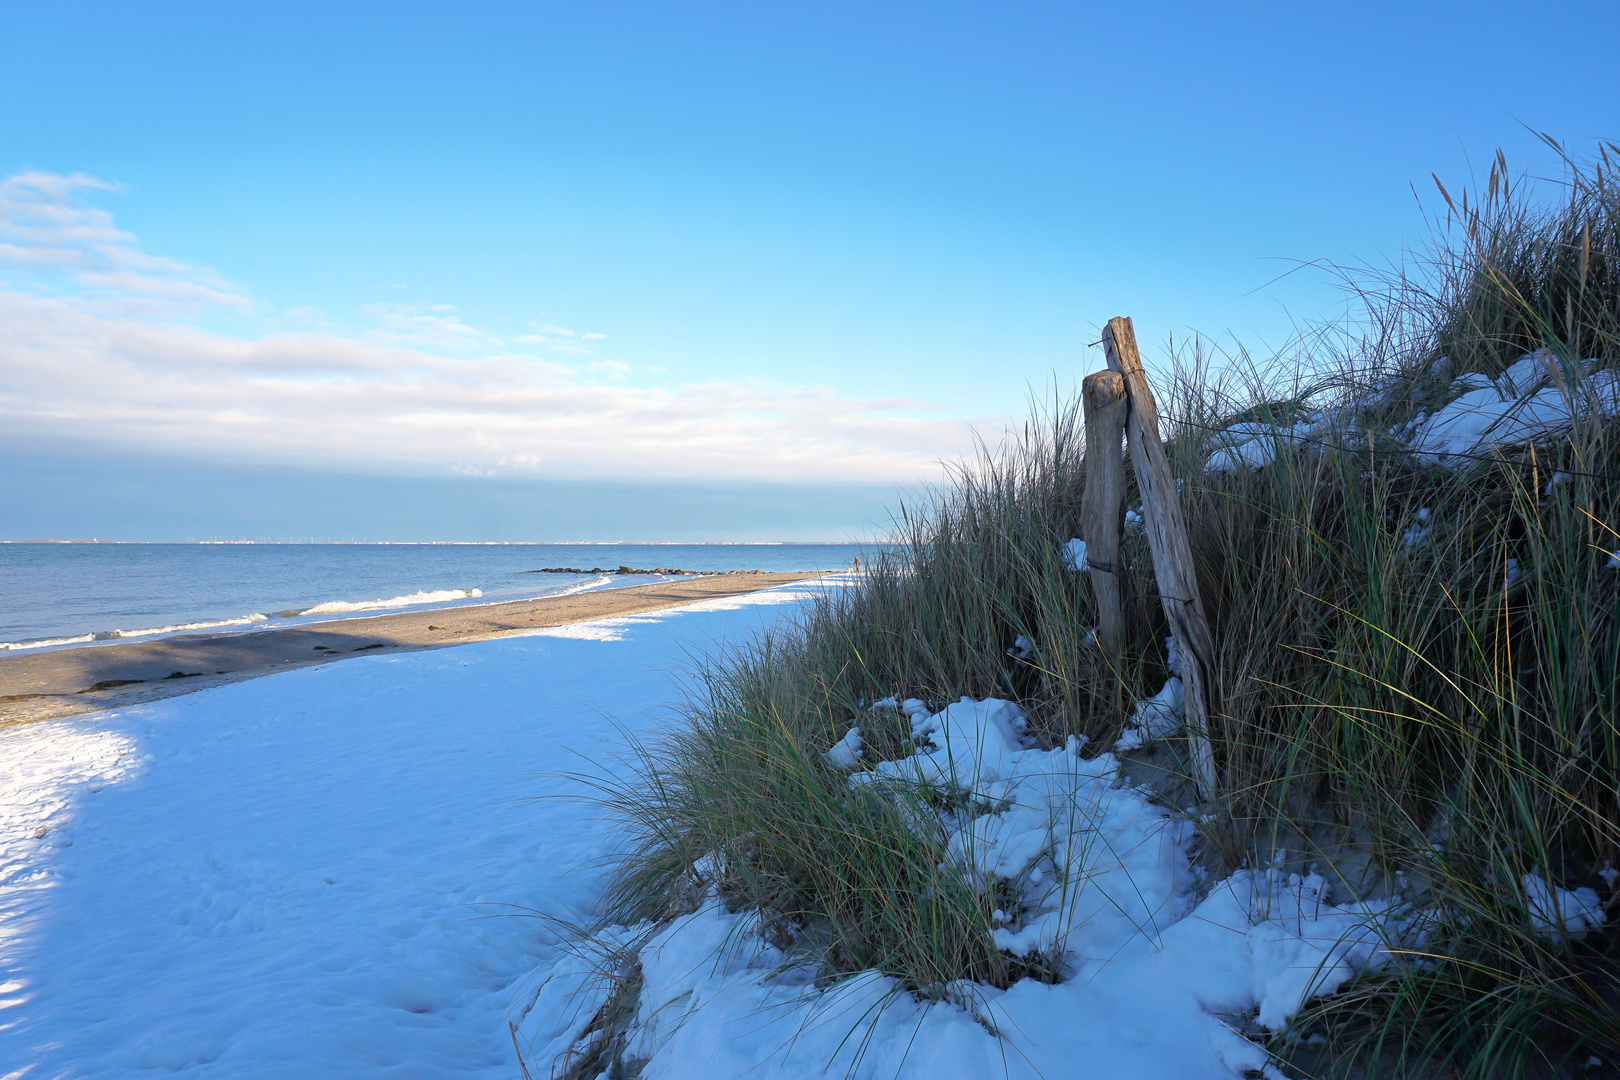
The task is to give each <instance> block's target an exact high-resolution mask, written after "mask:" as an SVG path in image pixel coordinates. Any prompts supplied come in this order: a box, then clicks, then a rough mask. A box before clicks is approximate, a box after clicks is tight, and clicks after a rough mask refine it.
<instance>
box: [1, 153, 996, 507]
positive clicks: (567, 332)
mask: <svg viewBox="0 0 1620 1080" xmlns="http://www.w3.org/2000/svg"><path fill="white" fill-rule="evenodd" d="M109 188H110V185H108V184H105V183H104V182H102V181H99V180H95V179H94V178H91V177H84V176H77V175H75V176H69V177H62V176H52V175H49V174H40V173H29V174H23V175H20V176H14V177H12V178H10V179H9V180H6V181H3V182H0V243H3V244H4V245H5V246H4V247H0V260H5V261H6V263H8V264H9V265H11V266H13V267H25V268H31V269H33V268H38V267H41V266H45V267H50V268H53V269H55V270H57V271H59V274H60V278H59V280H54V281H48V282H41V281H39V280H34V279H29V280H25V281H23V282H21V283H16V282H12V283H9V284H7V283H0V326H3V327H4V328H5V329H4V333H0V428H3V429H5V430H7V431H8V432H11V433H14V434H15V435H18V436H23V437H27V436H30V435H37V436H72V437H77V438H88V439H94V440H99V441H102V442H106V443H112V444H115V445H123V446H132V447H140V448H145V449H160V450H166V451H174V452H181V453H187V454H198V455H210V456H218V455H221V454H228V455H231V456H235V457H241V458H248V459H253V460H260V461H272V462H281V463H297V464H307V465H316V466H328V467H329V466H338V467H344V468H351V469H361V470H367V469H388V470H398V469H406V470H411V471H418V472H428V473H439V474H443V473H445V472H457V473H464V474H469V475H491V474H498V475H504V476H521V475H535V476H540V475H544V476H548V477H558V476H580V477H618V478H629V477H663V478H677V477H679V478H686V479H725V478H751V479H783V480H786V479H793V480H832V479H846V480H884V481H909V480H913V479H916V478H918V477H921V476H932V475H935V474H936V472H937V465H936V462H937V461H938V459H940V458H941V457H952V456H956V455H958V454H960V453H962V452H964V451H965V450H967V449H968V447H969V444H970V437H969V432H968V429H967V427H966V425H965V424H964V423H963V422H962V421H960V420H957V419H953V418H951V417H949V416H946V415H942V414H940V412H939V411H938V410H937V409H936V407H934V406H931V405H929V404H928V403H926V402H923V401H913V400H910V399H904V400H896V399H883V400H869V399H862V398H858V397H853V396H850V395H846V394H841V393H839V392H837V391H835V390H833V389H831V388H828V387H804V386H792V385H786V384H783V383H779V382H774V381H771V380H768V379H749V380H742V381H735V380H733V381H722V380H716V381H711V382H703V383H696V384H689V385H684V386H679V387H675V388H654V387H641V386H635V385H633V383H632V382H631V380H630V379H629V378H628V376H629V375H631V374H632V372H631V369H630V368H629V367H628V366H627V365H625V364H624V363H622V362H621V361H616V360H609V359H602V358H589V359H587V358H585V357H581V361H580V362H578V363H574V362H565V359H564V357H566V356H569V355H572V354H573V353H575V352H578V353H588V351H589V350H588V347H587V346H586V345H585V344H582V343H583V342H586V341H587V340H588V341H590V342H592V343H594V342H596V341H600V340H603V338H604V335H601V334H584V335H581V334H576V333H575V332H574V331H573V330H571V329H569V328H567V327H564V326H558V325H550V324H547V325H537V326H534V327H532V328H531V330H532V331H533V332H532V333H530V334H525V335H519V336H515V337H513V338H512V339H511V340H510V341H507V340H502V339H501V338H500V337H498V336H496V335H494V334H491V333H488V332H486V331H484V330H481V329H479V328H477V327H474V326H471V325H469V324H468V323H466V322H465V321H464V320H463V319H462V318H461V316H460V315H459V314H458V313H457V312H456V310H455V309H454V308H452V307H450V306H448V305H442V304H434V305H427V304H379V305H375V306H373V307H372V308H370V309H368V310H367V312H366V314H367V315H368V316H369V317H370V318H371V319H373V320H374V324H375V325H374V326H373V327H372V329H370V330H369V331H368V332H366V333H365V334H364V336H361V337H355V336H344V335H342V334H339V333H335V332H332V331H331V330H330V329H313V328H312V329H311V330H310V331H308V332H301V333H286V332H275V333H268V334H266V335H265V336H263V337H261V338H258V339H256V340H255V339H249V338H241V337H230V336H225V335H221V334H217V333H212V332H209V331H206V330H203V329H201V328H199V327H196V326H193V325H188V324H186V322H185V321H184V316H185V314H186V312H188V311H195V310H199V309H206V308H217V307H220V306H226V307H231V308H238V309H248V310H251V305H250V303H249V300H248V298H247V294H246V292H245V291H244V290H242V289H240V288H238V287H236V286H234V285H232V284H231V283H229V282H225V281H223V280H220V279H219V278H218V277H217V275H213V274H211V273H210V272H209V271H206V270H200V269H197V268H195V267H191V266H188V265H187V264H184V263H180V262H176V261H173V260H168V259H162V258H158V257H154V256H149V255H146V254H145V253H144V252H142V251H141V248H140V245H139V243H138V241H137V240H136V239H135V238H134V237H133V236H131V235H129V234H128V233H126V232H123V231H122V230H120V229H118V228H117V226H116V225H115V224H114V223H113V220H112V217H111V215H110V214H107V213H106V212H104V211H102V210H99V209H96V208H94V207H90V206H87V205H85V204H84V203H83V201H82V196H83V193H85V192H93V191H105V190H108V189H109ZM288 314H289V315H293V314H294V313H292V312H289V313H288ZM297 315H298V316H299V317H300V319H299V321H300V322H302V324H303V325H310V326H312V327H315V328H321V327H325V326H326V325H327V324H326V323H325V322H324V319H325V316H324V315H323V314H322V313H320V312H318V311H299V312H297ZM523 346H530V347H535V348H540V349H544V350H546V353H547V355H545V356H538V355H535V354H534V353H533V352H532V351H531V352H525V351H522V348H523ZM552 354H560V355H552ZM919 413H920V414H924V415H918V414H919ZM930 413H932V415H929V414H930Z"/></svg>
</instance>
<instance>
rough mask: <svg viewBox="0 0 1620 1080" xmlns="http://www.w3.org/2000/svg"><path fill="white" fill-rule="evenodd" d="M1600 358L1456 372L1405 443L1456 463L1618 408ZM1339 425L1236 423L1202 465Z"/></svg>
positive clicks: (1237, 459) (1211, 467) (1231, 464)
mask: <svg viewBox="0 0 1620 1080" xmlns="http://www.w3.org/2000/svg"><path fill="white" fill-rule="evenodd" d="M1598 363H1599V361H1597V360H1582V361H1580V362H1579V363H1576V364H1571V365H1569V366H1568V368H1567V370H1566V367H1565V366H1564V365H1563V364H1561V363H1560V361H1559V360H1558V359H1557V357H1555V356H1554V355H1553V354H1552V353H1551V352H1549V351H1547V350H1546V349H1537V350H1536V351H1535V352H1532V353H1526V354H1525V355H1523V356H1521V357H1520V358H1519V359H1518V360H1517V361H1515V362H1514V363H1513V364H1512V365H1511V366H1510V367H1509V368H1508V369H1507V370H1506V371H1504V372H1502V374H1501V375H1499V376H1497V377H1496V378H1495V379H1492V378H1489V377H1488V376H1485V375H1483V374H1480V373H1478V372H1468V373H1465V374H1463V375H1459V376H1458V377H1457V378H1456V379H1454V380H1453V381H1452V384H1451V388H1450V393H1449V394H1448V395H1447V397H1449V398H1451V400H1450V401H1449V402H1448V403H1447V404H1446V405H1445V406H1443V407H1441V408H1439V409H1436V410H1435V411H1434V412H1433V413H1431V414H1429V415H1427V416H1423V417H1420V418H1419V420H1418V421H1417V422H1416V423H1415V424H1413V425H1412V427H1411V430H1410V431H1409V432H1408V433H1407V442H1408V444H1409V445H1410V446H1411V448H1412V450H1413V451H1414V452H1415V453H1417V454H1418V456H1419V457H1420V458H1421V459H1423V460H1426V461H1429V462H1432V463H1438V464H1460V463H1466V462H1468V461H1470V460H1472V458H1473V456H1476V455H1479V454H1481V453H1484V452H1487V451H1489V450H1490V449H1491V448H1492V447H1496V446H1511V445H1513V444H1516V443H1523V442H1529V441H1532V440H1534V439H1538V438H1540V437H1542V436H1544V435H1547V434H1549V433H1551V432H1554V431H1557V430H1560V429H1562V428H1566V427H1568V426H1569V425H1570V423H1571V422H1572V421H1573V420H1574V418H1575V417H1577V416H1580V415H1583V414H1587V413H1591V412H1596V413H1600V414H1604V415H1612V414H1614V413H1616V412H1620V374H1617V373H1616V372H1614V371H1608V370H1603V371H1599V370H1598V367H1597V366H1598ZM1342 422H1343V421H1342V419H1341V418H1340V417H1338V416H1335V415H1334V414H1332V413H1330V412H1315V413H1311V414H1310V415H1308V416H1307V417H1306V418H1305V419H1303V420H1301V421H1300V422H1299V423H1297V424H1294V425H1293V426H1292V427H1280V426H1276V425H1271V424H1261V423H1247V424H1234V425H1232V426H1231V427H1229V428H1226V429H1225V430H1223V431H1221V432H1220V433H1219V434H1218V435H1217V436H1216V439H1217V441H1218V442H1219V443H1220V444H1221V445H1220V447H1219V448H1218V449H1217V450H1215V452H1214V453H1212V454H1211V455H1210V457H1209V460H1208V461H1207V462H1206V463H1205V465H1204V468H1205V469H1206V470H1207V471H1209V472H1235V471H1237V470H1238V469H1239V468H1249V469H1263V468H1265V467H1266V466H1267V465H1270V464H1271V463H1272V462H1273V461H1275V460H1276V459H1277V456H1278V455H1279V454H1280V453H1282V450H1283V447H1284V446H1287V445H1306V444H1309V443H1312V442H1321V441H1326V442H1329V443H1331V442H1334V441H1335V434H1334V433H1335V426H1336V425H1338V424H1340V423H1342ZM1414 528H1416V527H1414ZM1419 535H1421V533H1420V534H1419Z"/></svg>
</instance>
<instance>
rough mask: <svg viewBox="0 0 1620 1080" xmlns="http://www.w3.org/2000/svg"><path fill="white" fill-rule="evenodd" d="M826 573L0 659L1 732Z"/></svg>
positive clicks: (706, 581) (735, 578)
mask: <svg viewBox="0 0 1620 1080" xmlns="http://www.w3.org/2000/svg"><path fill="white" fill-rule="evenodd" d="M823 576H826V575H825V574H823V573H819V572H817V573H768V572H761V571H741V572H737V571H733V572H730V573H710V574H703V575H700V576H694V577H692V578H689V579H687V580H684V581H658V582H652V583H649V584H646V585H631V586H627V587H624V588H619V589H607V590H602V591H597V592H580V593H570V594H566V595H562V596H543V597H539V598H536V599H530V600H508V601H501V602H497V603H491V604H479V605H473V606H468V607H456V608H437V609H433V610H428V611H403V612H397V613H393V614H387V615H369V616H363V617H358V618H349V619H334V620H331V621H329V622H318V623H308V624H305V625H303V626H298V627H289V628H287V629H281V630H260V631H256V632H254V633H250V634H242V633H231V634H181V635H177V636H174V637H164V638H158V639H155V640H148V641H127V642H117V643H114V644H98V645H85V646H80V647H77V648H68V649H53V650H49V651H45V652H37V653H24V652H19V653H0V728H3V727H6V726H9V725H12V724H20V723H28V722H31V721H35V720H48V719H53V718H56V717H62V716H74V715H77V714H80V713H87V712H96V711H99V710H102V709H113V708H123V707H127V706H130V705H138V704H141V703H143V702H147V701H157V700H160V699H162V698H167V697H174V696H176V695H179V694H189V693H194V692H196V691H198V690H206V689H209V688H210V687H215V686H222V685H224V684H226V683H231V682H239V681H241V680H242V679H252V678H257V677H259V676H261V675H271V674H274V673H275V672H278V671H290V670H292V669H293V668H298V667H309V666H311V665H314V664H326V663H331V662H332V661H334V660H341V659H344V658H345V657H348V656H351V655H354V654H356V653H372V652H383V653H393V652H416V651H419V650H422V649H439V648H446V647H450V646H455V645H467V644H470V643H472V642H475V641H487V640H489V639H490V638H496V637H505V636H507V635H510V634H518V633H522V632H524V631H527V630H538V629H544V628H548V627H555V626H566V625H568V624H570V623H578V622H590V621H592V620H595V619H611V618H617V617H622V616H627V615H636V614H640V613H643V612H648V611H656V610H659V609H661V608H669V607H680V606H683V605H686V604H694V603H698V602H699V601H702V600H713V599H718V598H721V597H726V596H738V595H742V594H744V593H751V592H758V591H759V590H761V589H768V588H770V587H772V586H774V585H783V584H787V583H789V582H794V581H804V580H807V579H811V578H818V577H823Z"/></svg>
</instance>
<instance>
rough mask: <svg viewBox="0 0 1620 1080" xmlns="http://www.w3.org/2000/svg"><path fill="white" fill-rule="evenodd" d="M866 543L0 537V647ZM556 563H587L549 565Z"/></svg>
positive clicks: (403, 607) (717, 566)
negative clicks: (112, 540) (150, 541)
mask: <svg viewBox="0 0 1620 1080" xmlns="http://www.w3.org/2000/svg"><path fill="white" fill-rule="evenodd" d="M878 547H881V545H870V544H867V545H861V544H788V543H784V544H723V543H715V544H450V543H445V544H258V543H204V544H112V543H0V651H7V652H14V651H17V650H33V649H53V648H66V647H72V646H79V645H88V644H94V643H97V642H110V641H120V640H129V639H131V638H138V639H150V638H155V637H161V636H163V635H165V634H180V633H195V632H199V631H206V632H209V633H238V632H240V633H252V632H255V631H258V630H264V629H269V628H273V627H274V628H279V627H285V626H294V625H299V624H302V623H310V622H319V621H322V620H327V619H341V618H351V617H357V616H363V615H366V614H371V613H376V614H383V613H387V612H394V611H408V610H430V609H433V608H444V607H458V606H464V605H469V604H489V603H499V602H501V601H506V600H523V599H530V598H535V597H542V596H556V595H559V594H562V593H573V592H581V591H585V590H590V589H606V588H616V587H623V586H626V585H638V584H643V583H646V582H650V581H656V580H658V577H657V576H654V575H647V574H620V573H618V572H617V571H618V569H619V568H620V567H621V566H623V567H629V568H631V569H633V570H657V569H674V570H707V571H716V570H767V571H811V570H843V569H846V568H848V567H850V566H851V565H853V564H854V561H855V559H856V558H857V557H858V556H865V557H867V558H870V556H871V555H872V554H873V553H875V552H876V551H877V549H878ZM558 567H566V568H571V569H573V570H579V571H583V572H582V573H544V572H541V571H544V570H547V569H554V568H558Z"/></svg>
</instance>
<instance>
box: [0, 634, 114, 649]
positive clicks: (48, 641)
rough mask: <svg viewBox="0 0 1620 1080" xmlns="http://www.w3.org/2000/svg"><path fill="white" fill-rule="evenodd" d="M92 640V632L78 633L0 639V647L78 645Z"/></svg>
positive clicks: (29, 647)
mask: <svg viewBox="0 0 1620 1080" xmlns="http://www.w3.org/2000/svg"><path fill="white" fill-rule="evenodd" d="M94 640H96V635H94V634H80V635H79V636H78V637H53V638H39V639H38V640H36V641H0V649H5V650H11V649H48V648H50V647H51V646H52V645H78V644H81V643H83V642H86V641H94Z"/></svg>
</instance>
